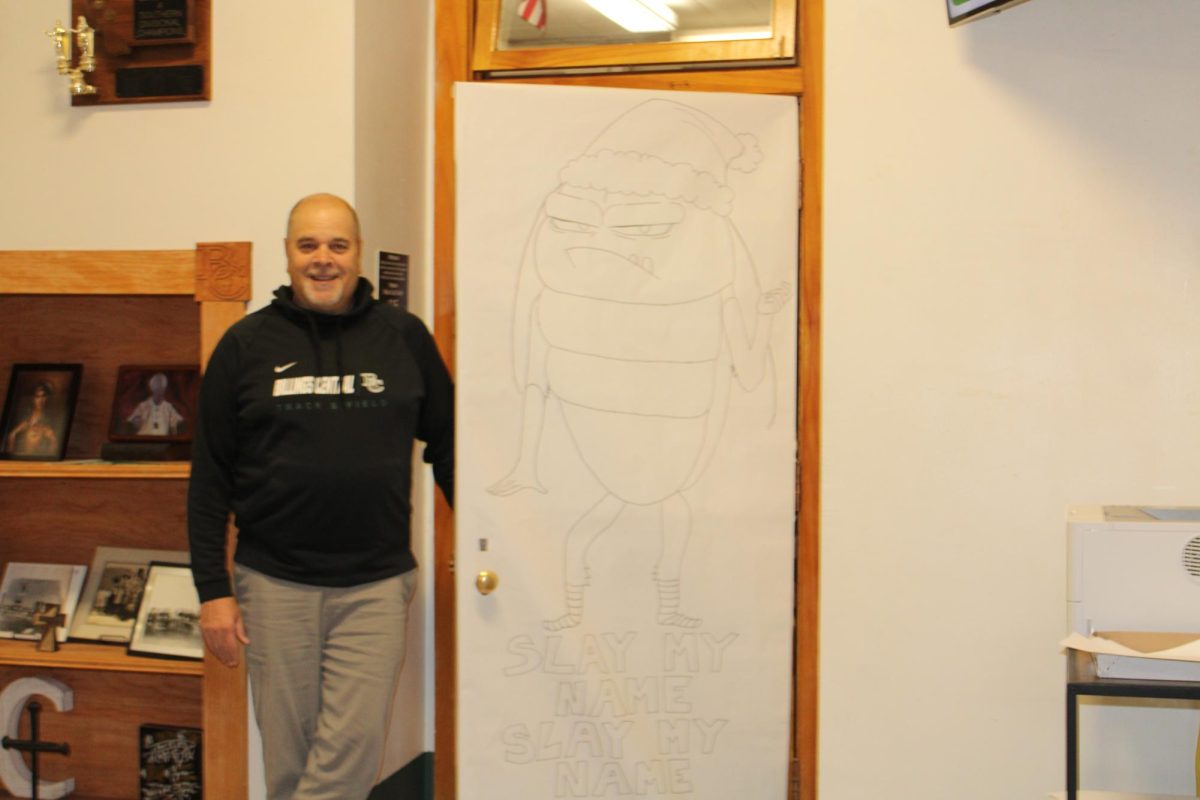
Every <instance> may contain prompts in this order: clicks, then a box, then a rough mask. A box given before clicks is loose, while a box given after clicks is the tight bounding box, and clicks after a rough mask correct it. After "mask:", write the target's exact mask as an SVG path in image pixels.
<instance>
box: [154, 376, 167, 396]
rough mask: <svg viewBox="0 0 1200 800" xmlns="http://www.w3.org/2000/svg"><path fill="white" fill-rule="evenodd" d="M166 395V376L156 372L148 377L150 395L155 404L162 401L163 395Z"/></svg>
mask: <svg viewBox="0 0 1200 800" xmlns="http://www.w3.org/2000/svg"><path fill="white" fill-rule="evenodd" d="M166 393H167V376H166V375H164V374H163V373H161V372H156V373H154V374H153V375H151V376H150V394H152V395H153V396H154V400H155V401H156V402H158V401H161V400H162V399H163V395H164V394H166Z"/></svg>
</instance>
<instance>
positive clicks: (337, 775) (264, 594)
mask: <svg viewBox="0 0 1200 800" xmlns="http://www.w3.org/2000/svg"><path fill="white" fill-rule="evenodd" d="M234 584H235V589H236V591H237V598H238V605H239V606H240V608H241V612H242V620H243V622H244V624H245V626H246V634H247V636H249V638H250V644H249V645H248V646H247V647H246V666H247V670H248V672H249V675H250V688H251V691H252V693H253V697H254V716H255V718H256V719H257V720H258V729H259V732H260V733H261V734H262V746H263V763H264V768H265V772H266V781H267V796H268V798H270V800H362V799H363V798H366V796H367V795H368V794H369V793H370V791H371V787H373V786H374V785H375V782H376V780H377V778H378V775H379V767H380V761H381V760H382V757H383V740H384V736H385V734H386V730H387V726H388V716H389V714H390V711H391V707H392V697H393V694H394V692H395V687H396V677H397V676H398V675H399V673H400V667H401V666H402V665H403V663H404V645H405V627H406V623H407V621H408V605H409V602H410V601H411V600H412V596H413V593H414V592H415V591H416V584H417V573H416V570H412V571H410V572H407V573H405V574H404V575H398V576H396V577H394V578H388V579H386V580H382V581H377V582H375V583H367V584H363V585H361V586H348V587H344V588H341V587H325V586H309V585H305V584H299V583H292V582H290V581H284V580H279V579H277V578H270V577H268V576H266V575H263V574H262V573H259V572H255V571H254V570H251V569H247V568H246V567H242V566H240V565H235V569H234Z"/></svg>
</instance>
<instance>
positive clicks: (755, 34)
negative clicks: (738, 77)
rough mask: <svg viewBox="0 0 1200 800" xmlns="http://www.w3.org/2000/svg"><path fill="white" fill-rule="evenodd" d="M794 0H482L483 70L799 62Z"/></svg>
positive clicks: (477, 59)
mask: <svg viewBox="0 0 1200 800" xmlns="http://www.w3.org/2000/svg"><path fill="white" fill-rule="evenodd" d="M795 30H796V2H795V0H478V2H477V4H476V28H475V51H474V58H473V65H472V66H473V68H474V69H475V70H477V71H480V72H498V73H503V72H507V71H527V70H537V71H568V70H569V71H577V70H580V69H597V70H603V71H615V70H621V71H624V70H630V69H664V68H670V69H678V68H679V67H681V66H683V65H688V64H695V65H708V64H712V65H714V66H715V65H716V64H717V63H720V64H722V65H724V66H728V65H730V63H731V62H732V63H733V64H745V65H747V66H759V65H765V64H787V63H794V62H795V58H796V44H795V39H796V37H795Z"/></svg>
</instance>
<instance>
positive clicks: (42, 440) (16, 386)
mask: <svg viewBox="0 0 1200 800" xmlns="http://www.w3.org/2000/svg"><path fill="white" fill-rule="evenodd" d="M82 374H83V365H82V364H13V368H12V377H11V378H10V379H9V381H8V397H7V399H6V400H5V401H4V415H3V417H0V458H11V459H21V460H27V461H61V460H62V458H63V455H64V454H65V453H66V452H67V436H68V435H69V434H70V433H71V418H72V417H73V416H74V414H75V399H76V397H77V396H78V394H79V378H80V376H81V375H82Z"/></svg>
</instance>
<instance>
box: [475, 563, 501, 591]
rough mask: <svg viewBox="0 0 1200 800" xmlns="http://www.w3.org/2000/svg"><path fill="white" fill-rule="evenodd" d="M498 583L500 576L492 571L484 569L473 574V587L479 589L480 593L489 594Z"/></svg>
mask: <svg viewBox="0 0 1200 800" xmlns="http://www.w3.org/2000/svg"><path fill="white" fill-rule="evenodd" d="M499 585H500V578H499V577H498V576H497V575H496V573H494V572H489V571H487V570H486V569H485V570H481V571H480V573H479V574H478V575H476V576H475V588H476V589H478V590H479V593H480V594H491V593H492V592H494V591H496V587H497V586H499Z"/></svg>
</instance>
